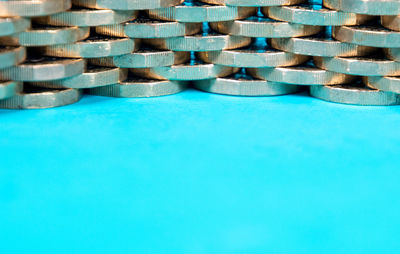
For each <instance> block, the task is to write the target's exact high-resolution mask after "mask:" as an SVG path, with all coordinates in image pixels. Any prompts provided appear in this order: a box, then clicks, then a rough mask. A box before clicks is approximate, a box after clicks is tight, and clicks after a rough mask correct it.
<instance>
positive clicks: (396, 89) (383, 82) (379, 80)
mask: <svg viewBox="0 0 400 254" xmlns="http://www.w3.org/2000/svg"><path fill="white" fill-rule="evenodd" d="M363 80H364V83H365V84H366V85H367V86H369V87H372V88H375V89H378V90H381V91H385V92H393V93H397V94H400V77H377V76H375V77H364V78H363Z"/></svg>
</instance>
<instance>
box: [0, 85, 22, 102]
mask: <svg viewBox="0 0 400 254" xmlns="http://www.w3.org/2000/svg"><path fill="white" fill-rule="evenodd" d="M21 89H22V82H18V81H0V100H3V99H6V98H9V97H12V96H14V95H15V94H16V93H17V92H19V91H21Z"/></svg>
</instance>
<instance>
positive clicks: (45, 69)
mask: <svg viewBox="0 0 400 254" xmlns="http://www.w3.org/2000/svg"><path fill="white" fill-rule="evenodd" d="M84 69H85V61H84V60H83V59H60V58H55V57H40V56H37V57H28V58H27V59H26V60H25V62H24V63H22V64H20V65H17V66H13V67H9V68H6V69H1V70H0V80H1V79H2V80H18V81H46V80H55V79H62V78H67V77H71V76H74V75H78V74H81V73H83V71H84Z"/></svg>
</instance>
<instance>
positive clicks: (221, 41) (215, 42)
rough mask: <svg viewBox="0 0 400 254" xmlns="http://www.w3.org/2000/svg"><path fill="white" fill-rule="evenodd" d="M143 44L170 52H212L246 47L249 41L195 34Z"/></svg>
mask: <svg viewBox="0 0 400 254" xmlns="http://www.w3.org/2000/svg"><path fill="white" fill-rule="evenodd" d="M143 43H145V44H148V45H151V46H153V47H155V48H158V49H165V50H172V51H214V50H223V49H234V48H241V47H244V46H247V45H249V44H250V43H251V39H250V38H248V37H243V36H230V35H222V34H207V35H203V34H196V35H192V36H182V37H173V38H164V39H144V40H143Z"/></svg>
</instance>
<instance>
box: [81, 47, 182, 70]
mask: <svg viewBox="0 0 400 254" xmlns="http://www.w3.org/2000/svg"><path fill="white" fill-rule="evenodd" d="M189 59H190V52H183V51H182V52H173V51H170V50H154V49H141V50H138V51H137V52H133V53H129V54H126V55H122V56H114V57H101V58H93V59H89V62H90V63H92V64H94V65H100V66H107V67H114V66H115V67H120V68H152V67H160V66H171V65H174V64H182V63H185V62H187V61H188V60H189Z"/></svg>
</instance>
